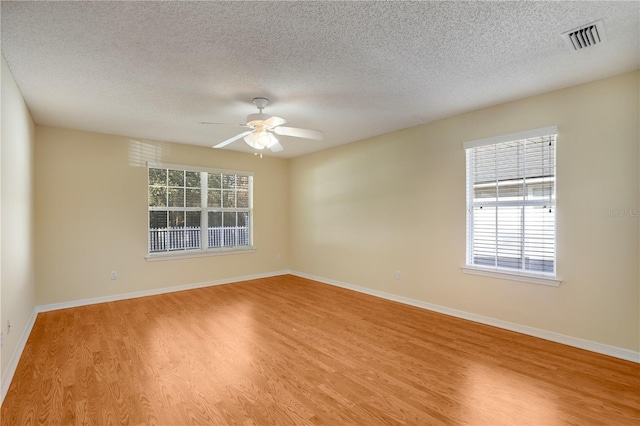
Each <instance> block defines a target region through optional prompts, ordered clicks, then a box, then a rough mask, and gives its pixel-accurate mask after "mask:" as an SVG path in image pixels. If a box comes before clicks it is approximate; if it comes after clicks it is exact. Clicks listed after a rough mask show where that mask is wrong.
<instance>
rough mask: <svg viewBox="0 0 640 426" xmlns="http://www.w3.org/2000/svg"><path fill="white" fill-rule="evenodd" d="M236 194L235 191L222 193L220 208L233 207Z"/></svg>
mask: <svg viewBox="0 0 640 426" xmlns="http://www.w3.org/2000/svg"><path fill="white" fill-rule="evenodd" d="M235 206H236V193H235V191H222V207H235Z"/></svg>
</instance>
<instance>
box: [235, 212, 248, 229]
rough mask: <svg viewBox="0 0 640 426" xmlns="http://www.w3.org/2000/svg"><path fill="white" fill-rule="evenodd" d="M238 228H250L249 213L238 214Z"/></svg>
mask: <svg viewBox="0 0 640 426" xmlns="http://www.w3.org/2000/svg"><path fill="white" fill-rule="evenodd" d="M237 217H238V226H249V213H247V212H238V216H237Z"/></svg>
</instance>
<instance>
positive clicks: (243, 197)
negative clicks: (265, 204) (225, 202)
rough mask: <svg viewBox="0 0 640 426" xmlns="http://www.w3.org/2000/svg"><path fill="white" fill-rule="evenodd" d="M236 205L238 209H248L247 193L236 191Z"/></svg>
mask: <svg viewBox="0 0 640 426" xmlns="http://www.w3.org/2000/svg"><path fill="white" fill-rule="evenodd" d="M237 197H238V200H237V203H238V207H239V208H248V207H249V193H248V192H242V191H238V193H237Z"/></svg>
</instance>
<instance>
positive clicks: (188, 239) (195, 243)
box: [184, 212, 200, 249]
mask: <svg viewBox="0 0 640 426" xmlns="http://www.w3.org/2000/svg"><path fill="white" fill-rule="evenodd" d="M186 213H187V214H186V216H187V226H186V228H185V230H184V248H185V249H196V248H200V212H186Z"/></svg>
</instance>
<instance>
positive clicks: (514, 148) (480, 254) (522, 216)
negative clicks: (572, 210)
mask: <svg viewBox="0 0 640 426" xmlns="http://www.w3.org/2000/svg"><path fill="white" fill-rule="evenodd" d="M556 136H557V128H556V127H547V128H543V129H535V130H531V131H527V132H522V133H518V134H514V135H506V136H502V137H497V138H490V139H483V140H478V141H472V142H467V143H465V144H464V148H465V151H466V157H467V265H468V266H474V267H479V268H488V269H492V270H496V271H506V272H510V273H516V274H518V273H520V274H527V275H540V276H547V277H555V274H556Z"/></svg>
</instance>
